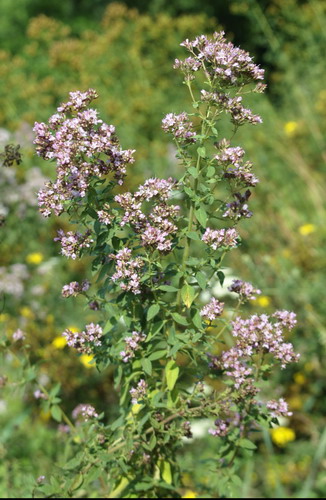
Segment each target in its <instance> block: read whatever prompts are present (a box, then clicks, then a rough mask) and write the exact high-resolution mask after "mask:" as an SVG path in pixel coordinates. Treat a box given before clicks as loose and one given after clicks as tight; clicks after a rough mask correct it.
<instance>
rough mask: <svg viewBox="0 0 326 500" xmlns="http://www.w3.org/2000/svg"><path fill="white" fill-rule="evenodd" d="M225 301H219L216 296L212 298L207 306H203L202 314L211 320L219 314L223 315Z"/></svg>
mask: <svg viewBox="0 0 326 500" xmlns="http://www.w3.org/2000/svg"><path fill="white" fill-rule="evenodd" d="M223 307H224V303H223V302H219V301H218V300H217V299H215V298H214V297H213V298H212V299H211V300H210V302H209V303H208V304H206V306H204V307H203V308H202V310H201V311H200V315H201V316H203V318H204V319H209V320H210V321H214V319H216V318H217V317H218V316H221V314H222V313H223Z"/></svg>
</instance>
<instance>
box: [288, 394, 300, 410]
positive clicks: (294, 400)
mask: <svg viewBox="0 0 326 500" xmlns="http://www.w3.org/2000/svg"><path fill="white" fill-rule="evenodd" d="M288 403H289V406H290V408H291V410H301V408H302V407H303V403H304V401H303V399H302V397H301V396H298V395H297V396H291V397H290V398H288Z"/></svg>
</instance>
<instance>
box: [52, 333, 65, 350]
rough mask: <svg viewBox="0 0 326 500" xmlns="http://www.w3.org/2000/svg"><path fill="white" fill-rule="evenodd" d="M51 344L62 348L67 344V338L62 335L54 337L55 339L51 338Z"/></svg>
mask: <svg viewBox="0 0 326 500" xmlns="http://www.w3.org/2000/svg"><path fill="white" fill-rule="evenodd" d="M52 345H53V347H55V348H56V349H64V348H65V347H66V345H67V340H66V339H65V337H62V336H59V337H55V339H53V341H52Z"/></svg>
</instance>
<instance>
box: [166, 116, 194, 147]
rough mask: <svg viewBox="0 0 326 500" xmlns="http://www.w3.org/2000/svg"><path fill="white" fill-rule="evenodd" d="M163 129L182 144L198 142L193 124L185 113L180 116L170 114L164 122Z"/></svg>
mask: <svg viewBox="0 0 326 500" xmlns="http://www.w3.org/2000/svg"><path fill="white" fill-rule="evenodd" d="M162 129H163V130H164V132H166V133H170V134H172V135H173V136H174V138H175V139H176V141H178V142H181V144H187V143H191V142H196V132H194V131H193V124H192V122H191V121H190V120H189V116H188V114H187V113H186V112H185V111H184V112H183V113H180V114H179V115H176V114H175V113H168V114H167V115H166V117H165V118H163V120H162Z"/></svg>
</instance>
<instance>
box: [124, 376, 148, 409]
mask: <svg viewBox="0 0 326 500" xmlns="http://www.w3.org/2000/svg"><path fill="white" fill-rule="evenodd" d="M147 390H148V384H147V383H146V382H145V380H144V379H141V380H140V381H139V382H138V384H137V387H136V388H135V387H132V389H130V391H129V392H130V395H131V398H132V399H131V402H132V404H133V405H136V404H138V401H141V400H142V399H144V398H145V397H146V394H147Z"/></svg>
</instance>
